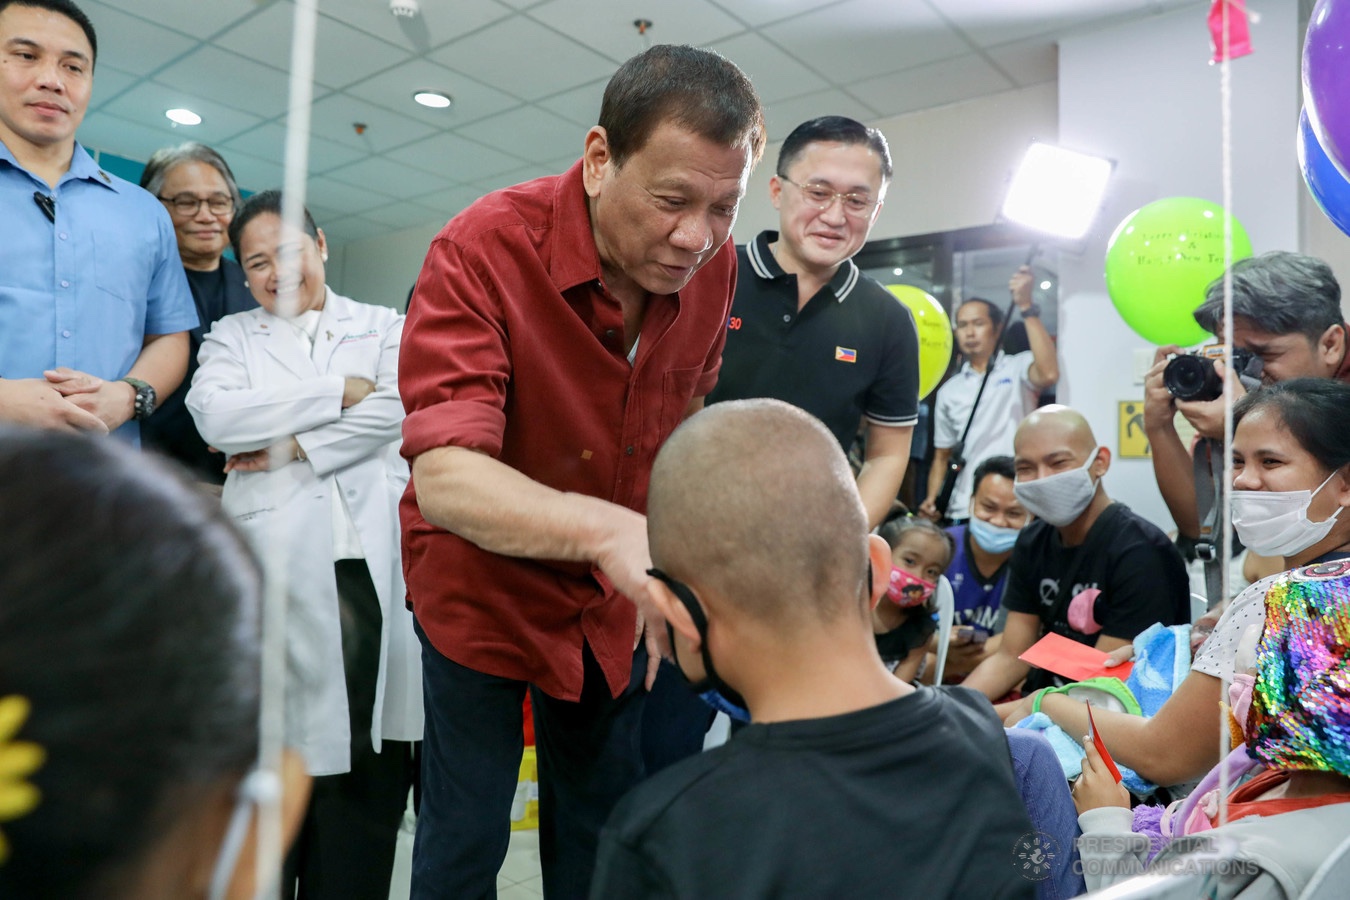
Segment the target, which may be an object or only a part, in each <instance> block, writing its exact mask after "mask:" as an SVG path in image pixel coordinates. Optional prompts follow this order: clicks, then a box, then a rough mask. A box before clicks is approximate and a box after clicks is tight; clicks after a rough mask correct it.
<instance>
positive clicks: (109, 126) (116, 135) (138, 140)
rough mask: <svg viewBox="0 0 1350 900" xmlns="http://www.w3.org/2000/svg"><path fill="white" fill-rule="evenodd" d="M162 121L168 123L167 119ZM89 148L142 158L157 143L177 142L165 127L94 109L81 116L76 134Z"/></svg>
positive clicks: (154, 147) (149, 153) (152, 151)
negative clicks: (82, 121) (81, 120)
mask: <svg viewBox="0 0 1350 900" xmlns="http://www.w3.org/2000/svg"><path fill="white" fill-rule="evenodd" d="M164 124H165V125H168V124H170V123H169V121H168V120H167V119H165V120H164ZM76 136H77V137H78V138H79V141H80V143H81V144H83V145H84V147H85V148H86V149H88V150H106V151H108V152H109V153H116V154H117V155H118V156H124V157H126V158H127V159H135V160H140V161H141V162H144V161H145V160H147V159H149V158H150V155H151V154H152V153H154V152H155V151H156V150H158V149H159V148H160V147H167V146H169V145H171V144H177V143H179V140H181V139H179V140H175V139H174V135H172V134H170V133H169V132H168V130H167V129H160V128H154V127H151V126H147V125H142V124H141V123H140V122H131V121H128V120H126V119H122V118H119V117H117V116H114V115H112V114H110V113H107V112H94V113H90V114H89V115H87V116H85V117H84V123H83V124H81V125H80V130H79V133H78V134H77V135H76Z"/></svg>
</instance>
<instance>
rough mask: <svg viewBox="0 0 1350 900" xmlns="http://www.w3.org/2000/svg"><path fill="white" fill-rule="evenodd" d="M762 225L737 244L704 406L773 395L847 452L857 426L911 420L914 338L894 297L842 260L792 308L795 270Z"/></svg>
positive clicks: (915, 403) (914, 417) (909, 319)
mask: <svg viewBox="0 0 1350 900" xmlns="http://www.w3.org/2000/svg"><path fill="white" fill-rule="evenodd" d="M777 240H778V233H777V232H774V231H765V232H762V233H760V235H759V237H758V238H756V239H755V241H754V242H753V243H751V244H746V245H745V246H743V247H737V248H736V261H737V265H738V269H737V276H736V296H735V298H734V299H733V301H732V306H731V316H730V318H729V319H728V321H727V342H726V346H725V347H724V348H723V350H722V370H721V372H720V373H719V374H718V377H717V386H716V387H714V388H713V389H712V392H711V393H709V394H708V403H709V404H710V405H711V404H713V403H718V402H721V401H723V400H746V399H750V398H752V397H773V398H774V399H777V400H782V401H784V402H786V403H791V404H792V405H793V406H796V407H799V408H800V409H804V410H806V411H807V412H809V413H811V414H812V415H813V416H815V417H816V418H818V419H820V420H821V421H822V422H824V423H825V425H826V427H828V428H829V429H830V431H831V432H833V434H834V436H835V438H836V439H837V440H838V441H839V444H840V446H842V447H843V448H844V449H845V450H846V451H847V450H848V448H849V447H851V446H852V445H853V440H854V436H855V435H856V434H857V432H858V423H859V421H860V420H861V419H863V418H866V419H867V420H868V421H870V422H875V423H877V424H878V425H883V426H890V427H912V426H913V425H914V423H915V422H917V421H918V415H919V412H918V407H919V338H918V332H917V331H916V330H915V326H914V316H913V315H912V314H911V313H910V311H909V309H908V308H907V307H905V305H904V304H903V303H901V302H900V301H899V300H897V299H896V297H895V295H894V294H892V293H891V292H890V291H888V290H886V289H885V288H884V287H882V286H881V285H880V284H878V283H877V282H876V281H875V280H873V279H872V278H869V277H867V276H866V275H864V274H862V271H861V270H859V268H858V267H857V266H856V265H855V264H854V263H853V261H852V260H845V261H844V263H843V264H842V265H841V266H840V267H839V271H837V272H836V273H835V275H834V278H832V279H831V280H830V282H829V283H828V284H827V285H825V286H824V287H823V288H821V289H820V291H819V292H817V293H816V295H815V296H814V297H812V298H811V299H810V300H809V301H808V302H807V304H806V305H805V306H803V307H802V309H801V311H800V312H799V311H798V310H797V276H795V275H789V274H788V273H787V272H784V271H783V269H782V267H781V266H779V265H778V261H777V260H775V259H774V256H773V253H771V252H770V250H769V244H770V243H772V242H775V241H777Z"/></svg>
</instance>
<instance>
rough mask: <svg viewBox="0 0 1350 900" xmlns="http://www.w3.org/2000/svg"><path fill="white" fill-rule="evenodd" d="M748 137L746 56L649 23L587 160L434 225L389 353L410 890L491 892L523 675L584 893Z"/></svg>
mask: <svg viewBox="0 0 1350 900" xmlns="http://www.w3.org/2000/svg"><path fill="white" fill-rule="evenodd" d="M764 141H765V134H764V120H763V113H762V110H761V108H760V104H759V100H758V98H757V96H756V95H755V92H754V89H753V87H751V85H750V82H749V79H747V78H746V77H745V75H744V74H743V73H742V72H741V71H740V70H739V69H737V68H736V67H735V66H734V65H733V64H731V63H730V62H728V61H727V60H725V59H723V58H722V57H720V56H718V55H717V54H715V53H711V52H708V51H703V50H695V49H693V48H689V47H673V46H656V47H653V48H651V49H650V50H648V51H646V52H645V53H643V54H641V55H639V56H637V57H634V58H633V59H631V60H629V61H628V62H627V63H625V64H624V65H623V66H622V67H621V68H620V69H619V71H618V72H617V73H616V74H615V75H614V77H613V79H611V81H610V83H609V86H608V87H607V88H606V90H605V96H604V100H603V103H602V106H601V110H600V119H599V124H598V125H597V126H595V127H594V128H592V129H591V130H590V131H589V132H588V133H587V135H586V139H585V143H584V150H583V154H582V158H581V160H580V162H578V163H577V164H576V165H575V166H573V167H572V168H571V169H570V170H568V171H567V172H566V173H564V174H562V175H560V176H557V177H550V178H541V179H538V180H536V181H532V182H528V183H526V184H522V185H517V186H515V187H512V188H507V189H505V190H501V191H497V192H495V193H492V194H489V195H487V196H486V197H484V198H482V199H481V200H479V201H478V202H477V203H475V204H473V205H472V206H470V207H469V208H468V209H467V210H465V211H464V212H463V213H461V214H460V215H459V216H457V217H456V218H455V219H453V220H452V221H451V222H450V224H448V225H447V226H446V227H445V229H444V230H442V231H441V233H440V234H439V235H438V236H437V237H436V239H435V240H434V241H433V242H432V245H431V249H430V251H429V252H428V254H427V259H426V263H425V264H424V266H423V268H422V273H421V275H420V276H419V278H418V280H417V289H416V291H415V293H414V295H413V298H412V302H411V303H410V304H409V307H408V320H407V324H406V326H405V329H404V337H403V345H402V350H401V360H400V366H399V387H400V391H401V393H402V396H403V400H404V404H405V406H406V407H407V411H408V417H407V420H406V422H405V423H404V431H403V437H404V444H403V455H404V456H406V457H407V458H408V459H409V460H410V461H411V463H412V470H413V478H412V482H411V483H410V484H409V486H408V491H407V493H406V494H405V495H404V498H403V503H402V508H401V517H402V527H403V559H404V563H403V564H404V570H405V574H406V576H407V582H408V592H409V595H410V598H411V602H412V605H413V610H414V612H415V614H416V618H417V624H418V632H419V637H420V638H421V640H422V649H423V666H424V676H423V678H424V682H423V684H424V696H425V705H426V713H427V724H426V737H425V741H424V743H423V757H422V777H423V793H422V806H421V811H420V816H419V821H418V826H417V839H416V843H415V846H414V850H413V886H412V895H413V897H416V898H428V897H454V898H478V897H492V896H495V892H496V874H497V870H498V868H499V867H500V865H501V861H502V859H503V857H504V855H505V852H506V847H507V841H508V837H509V831H508V810H509V808H510V806H511V800H512V797H513V795H514V792H515V785H516V777H517V767H518V761H519V759H520V752H521V743H522V737H521V701H522V699H523V697H524V693H525V690H526V688H529V690H530V694H531V701H532V704H533V708H534V717H535V734H536V741H537V746H538V753H539V770H540V798H539V799H540V857H541V861H542V863H543V873H544V888H545V891H546V893H547V894H548V896H549V897H550V898H559V897H584V896H586V894H587V891H588V889H589V885H590V879H591V872H592V869H593V867H594V858H595V847H596V842H597V837H598V833H599V829H600V826H601V825H602V824H603V823H604V821H605V819H606V817H607V816H608V815H609V812H610V809H611V808H612V807H613V805H614V803H615V802H617V800H618V798H619V797H620V796H622V795H623V793H624V792H625V791H626V790H627V789H628V788H629V787H631V786H632V785H633V784H634V783H636V782H637V781H638V780H639V779H640V778H641V777H642V774H643V771H642V763H641V760H640V757H639V753H638V743H639V742H638V738H639V730H640V723H641V703H642V698H643V696H644V684H643V681H644V674H645V676H646V678H645V680H646V682H647V684H646V685H645V686H646V687H649V686H650V681H651V678H652V677H653V675H654V673H655V667H656V664H657V662H658V661H659V656H660V653H661V650H662V649H663V647H664V644H665V624H664V621H662V620H661V619H660V618H659V616H658V615H657V614H656V613H655V612H654V610H652V609H649V608H646V607H644V608H641V609H639V608H637V607H635V606H634V604H633V602H631V601H630V599H629V598H633V599H643V598H645V595H646V592H645V590H644V585H645V583H646V581H647V579H648V576H647V575H646V570H647V568H648V567H650V565H651V561H650V556H649V553H648V549H647V536H646V521H645V518H644V516H643V512H644V511H645V509H646V502H647V479H648V475H649V473H650V471H651V464H652V461H653V459H654V458H655V456H656V451H657V449H658V448H659V447H660V445H661V443H662V442H663V441H664V440H665V438H666V437H667V436H668V435H669V434H670V433H671V431H673V430H674V429H675V426H676V425H678V424H679V423H680V421H681V420H682V419H683V418H684V417H685V416H686V415H687V414H689V413H690V412H692V411H694V410H697V409H698V408H699V407H701V406H702V402H703V396H704V395H705V394H707V393H708V391H709V390H711V389H712V386H713V384H714V383H715V382H716V380H717V371H718V368H719V366H720V365H721V352H722V343H723V340H724V336H725V331H726V329H725V325H726V319H727V315H728V311H729V309H730V306H731V298H732V294H733V292H734V289H735V280H736V257H735V251H734V248H733V247H732V246H731V245H729V244H727V238H728V237H729V236H730V234H731V226H732V224H733V223H734V222H735V219H736V212H737V207H738V204H739V202H740V199H741V197H742V195H743V194H744V193H745V188H746V182H747V180H748V178H749V175H750V170H751V167H752V166H753V165H754V163H755V162H756V161H757V160H758V158H759V156H760V154H761V153H762V151H763V147H764ZM724 245H725V246H724ZM644 632H645V642H644V641H643V636H644Z"/></svg>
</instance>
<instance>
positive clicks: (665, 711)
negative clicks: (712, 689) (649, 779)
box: [642, 660, 717, 775]
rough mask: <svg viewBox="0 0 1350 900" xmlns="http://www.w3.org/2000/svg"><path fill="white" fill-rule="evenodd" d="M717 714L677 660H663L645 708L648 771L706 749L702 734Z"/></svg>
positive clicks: (644, 748)
mask: <svg viewBox="0 0 1350 900" xmlns="http://www.w3.org/2000/svg"><path fill="white" fill-rule="evenodd" d="M715 715H717V712H716V710H714V709H713V708H712V707H711V706H709V705H708V704H706V703H704V702H703V700H702V698H701V697H699V695H698V694H695V693H694V692H693V690H692V689H691V688H690V687H689V682H688V680H687V679H686V678H685V677H684V676H683V675H682V674H681V673H680V670H679V669H677V668H676V667H675V664H674V663H672V662H670V661H668V660H662V661H661V669H660V670H659V671H658V672H657V674H656V683H655V684H653V685H652V692H651V693H650V694H648V695H647V704H646V708H644V709H643V711H642V761H643V763H644V764H645V765H646V767H647V774H648V775H655V774H656V773H657V772H659V771H661V770H662V769H664V768H665V767H666V766H669V765H673V764H675V763H677V762H679V761H680V760H682V759H684V758H685V757H689V756H693V755H694V754H696V753H701V752H703V738H704V737H705V736H706V735H707V734H708V726H710V725H712V721H713V717H714V716H715Z"/></svg>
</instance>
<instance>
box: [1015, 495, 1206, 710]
mask: <svg viewBox="0 0 1350 900" xmlns="http://www.w3.org/2000/svg"><path fill="white" fill-rule="evenodd" d="M1065 581H1067V582H1068V583H1067V584H1063V583H1062V582H1065ZM1088 588H1097V589H1098V590H1100V591H1101V596H1100V597H1099V598H1098V600H1097V604H1096V607H1095V609H1096V612H1095V617H1096V619H1097V621H1098V622H1099V623H1100V624H1101V626H1102V630H1101V631H1100V632H1099V633H1097V634H1084V633H1083V632H1081V631H1077V630H1075V629H1074V628H1071V627H1070V626H1069V620H1068V613H1069V601H1071V600H1072V599H1073V598H1074V597H1075V596H1076V595H1077V594H1078V593H1080V592H1081V591H1084V590H1086V589H1088ZM1003 608H1004V609H1006V610H1009V611H1010V612H1022V613H1030V614H1032V615H1034V616H1037V617H1038V618H1039V619H1040V620H1041V625H1042V627H1043V628H1044V630H1045V631H1053V632H1054V633H1055V634H1060V635H1063V636H1064V637H1068V638H1072V639H1074V640H1075V641H1078V642H1079V643H1080V644H1088V645H1089V646H1091V645H1095V644H1096V643H1097V639H1098V638H1099V637H1101V636H1102V635H1103V634H1105V635H1109V636H1111V637H1116V638H1122V639H1125V640H1131V639H1133V638H1134V636H1135V635H1137V634H1139V632H1141V631H1143V630H1144V629H1145V628H1148V627H1149V626H1150V625H1152V624H1153V623H1154V622H1161V623H1163V624H1164V625H1183V624H1185V623H1187V622H1189V621H1190V620H1191V601H1190V582H1189V580H1188V579H1187V577H1186V566H1185V563H1183V562H1182V559H1181V554H1180V553H1179V552H1178V551H1177V548H1176V546H1175V545H1174V544H1173V543H1172V542H1171V541H1170V540H1169V539H1168V537H1167V535H1165V534H1163V532H1162V531H1161V530H1160V529H1159V528H1158V527H1157V526H1156V525H1154V524H1153V523H1151V522H1149V521H1147V520H1145V519H1142V518H1140V517H1139V516H1137V515H1135V514H1134V513H1133V512H1132V511H1131V510H1130V508H1129V507H1127V506H1125V504H1123V503H1112V504H1111V505H1110V506H1108V507H1107V508H1106V509H1105V510H1104V511H1103V512H1102V514H1101V516H1100V517H1098V519H1097V521H1096V522H1094V523H1093V525H1092V528H1091V529H1090V530H1089V531H1088V534H1087V537H1086V538H1085V539H1084V541H1083V543H1082V544H1081V545H1080V546H1077V547H1066V546H1064V543H1063V541H1061V540H1060V536H1059V529H1057V528H1055V527H1054V526H1053V525H1051V524H1049V523H1048V522H1045V521H1043V520H1037V521H1035V522H1032V523H1031V524H1030V525H1027V526H1026V527H1025V528H1023V529H1022V533H1021V534H1020V535H1018V537H1017V544H1016V546H1015V547H1014V548H1013V553H1012V559H1010V560H1009V563H1008V588H1007V590H1006V591H1005V593H1004V595H1003ZM1050 678H1051V676H1050V675H1049V673H1046V672H1043V671H1042V670H1040V669H1033V670H1032V672H1031V674H1030V675H1029V676H1027V684H1026V686H1025V687H1024V690H1032V689H1035V688H1039V687H1045V686H1047V685H1048V684H1050V683H1052V682H1051V680H1050Z"/></svg>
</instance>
